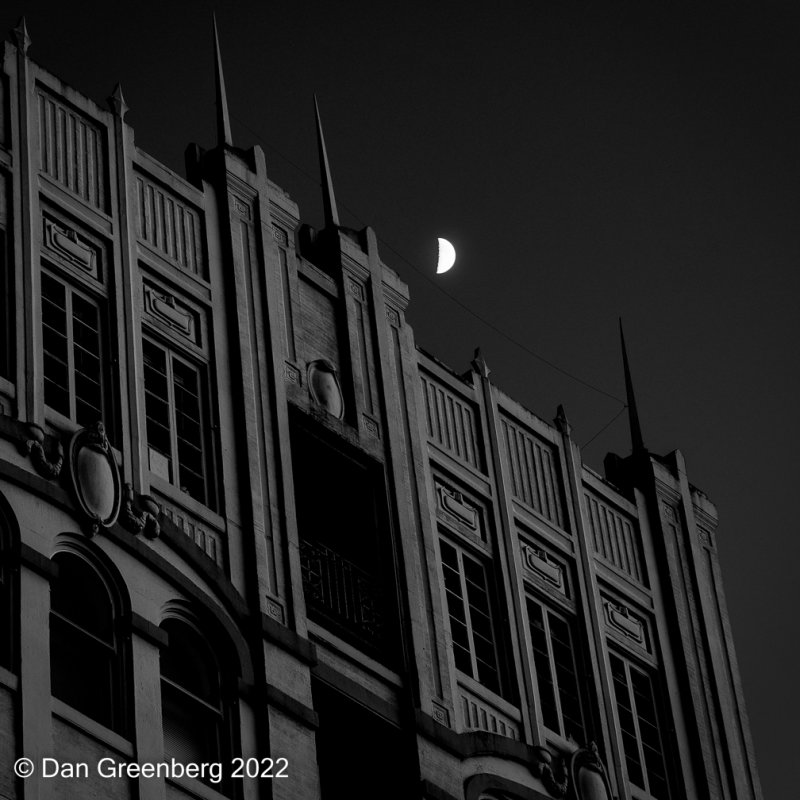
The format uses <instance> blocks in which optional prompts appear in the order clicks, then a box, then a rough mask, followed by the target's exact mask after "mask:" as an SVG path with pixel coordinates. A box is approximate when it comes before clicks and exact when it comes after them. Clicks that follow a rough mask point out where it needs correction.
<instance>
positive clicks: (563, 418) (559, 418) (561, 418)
mask: <svg viewBox="0 0 800 800" xmlns="http://www.w3.org/2000/svg"><path fill="white" fill-rule="evenodd" d="M553 421H554V422H555V424H556V428H558V430H559V431H560V432H561V433H563V434H564V436H569V435H570V434H571V433H572V425H570V423H569V420H568V419H567V412H566V411H565V410H564V406H563V405H561V404H559V406H558V408H557V409H556V418H555V419H554V420H553Z"/></svg>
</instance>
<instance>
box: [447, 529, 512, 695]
mask: <svg viewBox="0 0 800 800" xmlns="http://www.w3.org/2000/svg"><path fill="white" fill-rule="evenodd" d="M440 549H441V554H442V572H443V573H444V588H445V596H446V598H447V613H448V615H449V617H450V633H451V635H452V637H453V656H454V658H455V663H456V668H457V669H458V670H459V671H460V672H463V673H464V674H465V675H469V676H470V677H471V678H474V679H475V680H476V681H478V682H479V683H481V684H483V685H484V686H485V687H486V688H487V689H491V690H492V691H493V692H498V693H499V692H500V670H499V664H498V658H497V645H496V642H495V633H494V628H493V625H492V613H491V601H490V595H491V592H490V584H489V576H488V574H487V570H486V567H485V566H484V564H483V563H482V562H481V561H480V560H478V559H477V558H475V557H474V556H471V555H470V554H469V553H467V552H465V550H463V549H462V548H461V547H458V546H457V545H455V544H451V543H450V542H449V541H447V540H445V539H441V540H440Z"/></svg>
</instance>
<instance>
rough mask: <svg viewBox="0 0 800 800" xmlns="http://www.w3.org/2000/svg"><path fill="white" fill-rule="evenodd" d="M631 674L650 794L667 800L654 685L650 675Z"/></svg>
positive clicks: (636, 671) (642, 673)
mask: <svg viewBox="0 0 800 800" xmlns="http://www.w3.org/2000/svg"><path fill="white" fill-rule="evenodd" d="M630 672H631V684H632V686H633V697H634V703H635V704H636V716H637V719H638V722H639V735H640V737H641V741H642V750H643V752H644V763H645V767H646V770H647V780H648V782H649V789H650V794H652V795H653V796H654V797H658V798H662V797H664V798H665V797H667V796H668V795H667V784H666V767H665V764H664V754H663V748H662V744H661V734H660V733H659V730H658V717H657V715H656V706H655V695H654V692H653V683H652V681H651V679H650V676H649V675H647V674H645V673H644V672H641V671H640V670H638V669H636V668H635V667H631V668H630Z"/></svg>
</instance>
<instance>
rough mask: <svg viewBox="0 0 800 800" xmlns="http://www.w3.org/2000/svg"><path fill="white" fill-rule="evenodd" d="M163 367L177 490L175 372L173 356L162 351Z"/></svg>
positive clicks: (173, 471) (170, 443)
mask: <svg viewBox="0 0 800 800" xmlns="http://www.w3.org/2000/svg"><path fill="white" fill-rule="evenodd" d="M163 352H164V356H165V358H164V366H165V367H166V371H167V374H166V378H167V400H168V404H169V409H168V413H169V446H170V455H171V460H172V483H173V485H174V486H177V487H178V488H179V489H180V487H181V474H180V463H179V461H178V414H177V410H178V409H177V405H176V403H177V401H176V399H175V372H174V370H173V369H172V362H173V360H174V358H175V356H174V355H173V354H172V353H171V352H170V351H169V350H164V351H163Z"/></svg>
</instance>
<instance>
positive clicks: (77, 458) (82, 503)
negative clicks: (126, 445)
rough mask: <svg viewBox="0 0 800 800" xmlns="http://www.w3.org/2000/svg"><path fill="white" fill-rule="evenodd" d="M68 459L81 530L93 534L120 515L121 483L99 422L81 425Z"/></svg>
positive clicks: (71, 442)
mask: <svg viewBox="0 0 800 800" xmlns="http://www.w3.org/2000/svg"><path fill="white" fill-rule="evenodd" d="M67 463H68V465H69V484H70V489H71V490H72V494H73V497H74V499H75V504H76V505H77V507H78V510H79V512H80V514H81V516H82V517H83V518H84V519H83V523H84V530H85V531H86V533H88V534H89V536H94V535H95V534H96V533H98V532H99V531H100V529H101V528H110V527H111V526H112V525H113V524H114V523H115V522H116V521H117V516H118V515H119V509H120V504H121V502H122V485H121V483H120V477H119V470H118V469H117V463H116V461H115V460H114V454H113V453H112V451H111V444H110V443H109V441H108V439H107V438H106V430H105V427H104V426H103V423H102V422H96V423H95V424H94V425H91V426H89V427H86V428H82V429H81V430H79V431H78V432H77V433H76V434H75V435H74V436H73V437H72V439H71V440H70V443H69V451H68V457H67Z"/></svg>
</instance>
